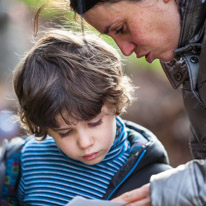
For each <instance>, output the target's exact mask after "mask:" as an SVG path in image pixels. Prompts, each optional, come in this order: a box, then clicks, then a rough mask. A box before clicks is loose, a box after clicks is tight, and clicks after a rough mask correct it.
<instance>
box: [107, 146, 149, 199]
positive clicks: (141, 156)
mask: <svg viewBox="0 0 206 206" xmlns="http://www.w3.org/2000/svg"><path fill="white" fill-rule="evenodd" d="M145 153H146V149H143V151H142V153H141V154H140V157H139V158H138V160H137V161H136V163H135V165H134V166H133V167H132V168H131V170H130V171H129V172H128V173H127V175H126V176H125V177H124V179H123V180H122V181H121V182H120V183H119V184H118V185H117V186H116V187H115V188H114V189H113V191H112V192H111V193H110V194H109V195H108V197H107V198H106V200H109V199H110V197H111V196H112V195H113V194H114V192H115V191H116V190H117V189H118V188H119V187H120V186H121V185H122V184H123V183H124V182H125V180H126V179H127V178H128V177H129V176H130V175H131V174H132V173H133V171H134V170H135V168H136V167H137V165H138V164H139V163H140V161H141V159H142V158H143V156H144V155H145Z"/></svg>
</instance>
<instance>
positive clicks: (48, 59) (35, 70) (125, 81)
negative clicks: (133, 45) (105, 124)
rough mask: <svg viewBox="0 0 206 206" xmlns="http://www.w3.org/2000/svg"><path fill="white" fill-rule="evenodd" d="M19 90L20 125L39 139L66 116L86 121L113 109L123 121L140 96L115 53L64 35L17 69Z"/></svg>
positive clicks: (90, 38)
mask: <svg viewBox="0 0 206 206" xmlns="http://www.w3.org/2000/svg"><path fill="white" fill-rule="evenodd" d="M85 39H86V41H85ZM13 86H14V90H15V92H16V95H17V97H18V101H19V116H20V119H21V121H22V122H23V125H24V126H26V127H27V129H28V131H29V132H30V133H32V134H35V135H36V136H37V137H46V135H47V130H48V128H57V127H58V124H57V122H56V116H57V115H58V114H61V115H63V112H65V111H66V112H67V113H68V115H69V117H71V118H72V119H74V120H77V121H86V120H90V119H92V118H94V117H95V116H96V115H98V114H99V113H100V112H101V108H102V106H103V105H104V104H109V105H111V106H112V107H113V108H114V114H116V115H119V114H121V113H122V112H124V111H125V109H126V107H127V105H128V104H129V103H130V102H131V100H132V93H133V91H134V87H133V86H132V84H131V82H130V79H129V78H128V77H127V76H125V75H123V72H122V67H121V61H120V57H119V54H118V53H117V51H116V50H115V49H113V48H112V47H111V46H109V45H108V44H107V43H105V42H104V41H103V40H102V39H100V38H98V37H96V36H95V35H91V34H84V35H82V33H72V32H69V31H63V30H53V31H49V32H47V33H46V34H45V35H44V36H43V37H42V38H41V39H40V40H39V41H37V43H36V44H35V46H34V47H33V48H32V49H31V50H30V52H29V53H28V54H27V55H26V57H25V58H24V59H23V60H22V61H21V62H20V64H19V65H18V66H17V68H16V70H15V73H14V78H13Z"/></svg>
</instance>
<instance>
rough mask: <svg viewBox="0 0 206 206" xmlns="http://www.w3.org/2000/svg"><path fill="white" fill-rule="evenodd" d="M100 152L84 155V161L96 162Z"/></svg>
mask: <svg viewBox="0 0 206 206" xmlns="http://www.w3.org/2000/svg"><path fill="white" fill-rule="evenodd" d="M98 154H99V152H94V153H91V154H88V155H84V156H83V159H85V160H94V159H95V158H96V157H97V156H98Z"/></svg>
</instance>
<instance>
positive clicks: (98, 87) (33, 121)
mask: <svg viewBox="0 0 206 206" xmlns="http://www.w3.org/2000/svg"><path fill="white" fill-rule="evenodd" d="M14 89H15V92H16V95H17V97H18V101H19V105H20V108H19V114H20V118H21V121H22V122H23V124H24V126H26V127H27V129H28V131H29V132H30V133H32V134H33V135H34V136H31V137H30V139H29V140H28V141H26V143H25V145H24V147H23V149H22V151H21V177H20V182H19V186H18V200H19V202H20V204H21V205H35V206H36V205H44V206H46V205H65V204H66V203H67V202H69V201H70V200H71V199H72V198H74V197H75V196H77V195H79V196H83V197H86V198H90V199H111V198H114V197H116V196H118V195H120V194H122V193H124V192H125V191H130V190H132V189H134V188H137V187H140V186H141V185H143V184H145V183H147V182H149V179H150V176H151V175H152V174H155V173H158V172H161V171H164V170H166V169H169V168H170V166H169V165H168V162H167V154H166V152H165V150H164V148H163V146H162V145H161V144H160V142H159V141H158V140H157V139H156V137H155V136H154V135H153V134H152V133H151V132H150V131H148V130H146V129H145V128H143V127H141V126H139V125H137V124H135V123H132V122H128V121H124V120H122V119H121V118H120V117H119V115H120V114H121V113H122V112H124V111H125V109H126V107H127V105H128V104H129V103H130V102H131V99H132V98H131V97H132V92H133V90H134V88H133V86H132V84H131V82H130V79H129V78H128V77H126V76H125V75H123V72H122V68H121V62H120V57H119V55H118V54H117V52H116V51H115V50H114V49H113V48H112V47H110V46H109V45H107V44H106V43H105V42H104V41H103V40H101V39H99V38H97V37H95V36H93V35H89V34H87V35H85V36H82V35H81V34H78V33H71V32H66V31H58V30H57V31H50V32H47V34H46V35H45V36H43V38H41V39H40V40H39V41H38V42H37V43H36V45H35V46H34V48H33V49H32V50H31V51H30V52H29V53H28V55H27V56H26V57H25V59H24V60H23V61H22V62H21V63H20V65H19V66H18V68H17V69H16V71H15V75H14Z"/></svg>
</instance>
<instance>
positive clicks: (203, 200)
mask: <svg viewBox="0 0 206 206" xmlns="http://www.w3.org/2000/svg"><path fill="white" fill-rule="evenodd" d="M205 171H206V160H193V161H190V162H188V163H187V164H185V165H181V166H179V167H177V168H175V169H171V170H167V171H165V172H162V173H159V174H157V175H153V176H152V177H151V198H152V205H153V206H162V205H164V206H174V205H175V206H184V205H185V206H186V205H187V206H193V205H194V206H196V205H206V195H205V194H206V186H205V185H206V178H205Z"/></svg>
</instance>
